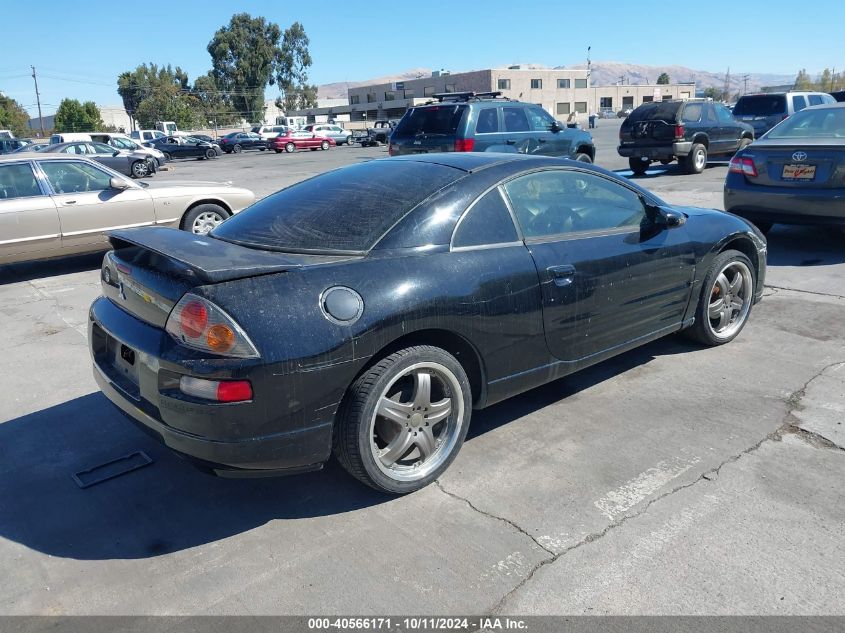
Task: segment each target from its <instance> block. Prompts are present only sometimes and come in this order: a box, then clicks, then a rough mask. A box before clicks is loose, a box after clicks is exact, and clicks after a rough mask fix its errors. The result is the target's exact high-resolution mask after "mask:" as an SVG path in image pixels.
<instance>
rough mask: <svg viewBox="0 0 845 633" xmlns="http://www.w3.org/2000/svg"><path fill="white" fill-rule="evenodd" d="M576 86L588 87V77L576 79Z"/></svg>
mask: <svg viewBox="0 0 845 633" xmlns="http://www.w3.org/2000/svg"><path fill="white" fill-rule="evenodd" d="M575 87H576V88H586V87H587V80H586V79H576V80H575Z"/></svg>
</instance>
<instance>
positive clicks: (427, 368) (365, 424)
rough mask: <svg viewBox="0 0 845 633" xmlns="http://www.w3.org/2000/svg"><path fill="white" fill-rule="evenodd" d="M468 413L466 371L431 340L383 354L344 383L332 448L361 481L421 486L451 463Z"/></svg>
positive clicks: (400, 489) (394, 487)
mask: <svg viewBox="0 0 845 633" xmlns="http://www.w3.org/2000/svg"><path fill="white" fill-rule="evenodd" d="M471 413H472V393H471V389H470V385H469V380H468V379H467V376H466V372H465V371H464V369H463V367H462V366H461V364H460V363H459V362H458V361H457V360H456V359H455V357H454V356H452V355H451V354H449V353H448V352H446V351H444V350H442V349H440V348H438V347H432V346H429V345H420V346H416V347H408V348H406V349H403V350H400V351H398V352H396V353H394V354H391V355H390V356H387V357H385V358H383V359H382V360H381V361H379V362H378V363H377V364H376V365H374V366H373V367H371V368H370V370H369V371H367V372H366V373H364V374H363V375H361V376H360V377H359V378H358V379H357V380H356V381H355V382H354V383H353V384H352V386H351V387H350V388H349V390H348V391H347V393H346V396H345V397H344V400H343V403H342V404H341V408H340V411H339V412H338V420H337V428H336V430H335V434H334V446H333V450H334V454H335V457H337V459H338V461H339V462H340V463H341V465H342V466H343V467H344V468H345V469H346V470H347V471H348V472H349V473H350V474H351V475H353V476H354V477H356V478H357V479H359V480H361V481H362V482H363V483H365V484H367V485H368V486H371V487H372V488H375V489H376V490H379V491H381V492H387V493H391V494H407V493H409V492H413V491H415V490H419V489H420V488H424V487H425V486H427V485H428V484H430V483H431V482H433V481H434V480H435V479H437V477H439V476H440V475H441V474H442V473H443V472H444V471H445V470H446V469H447V468H448V467H449V465H450V464H451V463H452V461H453V460H454V459H455V456H456V455H457V454H458V451H459V450H460V448H461V445H462V444H463V441H464V438H465V437H466V433H467V429H468V428H469V421H470V415H471Z"/></svg>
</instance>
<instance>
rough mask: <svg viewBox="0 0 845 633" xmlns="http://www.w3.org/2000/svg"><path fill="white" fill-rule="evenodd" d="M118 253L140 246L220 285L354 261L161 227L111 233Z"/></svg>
mask: <svg viewBox="0 0 845 633" xmlns="http://www.w3.org/2000/svg"><path fill="white" fill-rule="evenodd" d="M107 235H108V238H109V242H110V243H111V245H112V247H113V248H114V249H115V250H120V249H123V248H131V247H133V246H138V247H141V248H145V249H147V250H149V251H153V252H154V253H158V254H159V255H163V256H165V257H168V258H170V259H172V260H174V261H176V262H179V263H180V264H184V265H185V266H187V267H188V268H189V269H190V270H191V271H193V273H194V274H195V275H196V276H197V278H198V279H200V280H201V281H203V282H206V283H219V282H223V281H232V280H234V279H243V278H245V277H254V276H257V275H268V274H271V273H280V272H284V271H286V270H291V269H295V268H302V267H303V266H311V265H316V264H328V263H334V262H338V261H344V260H348V259H351V258H350V257H349V256H348V255H345V256H344V255H341V256H338V255H311V254H298V253H279V252H274V251H264V250H259V249H256V248H247V247H245V246H239V245H237V244H232V243H231V242H224V241H223V240H219V239H215V238H212V237H208V236H204V235H194V234H193V233H189V232H187V231H180V230H178V229H172V228H167V227H160V226H155V227H153V226H150V227H142V228H137V229H123V230H118V231H109V232H108V233H107Z"/></svg>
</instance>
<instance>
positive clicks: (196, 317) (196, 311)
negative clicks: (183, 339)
mask: <svg viewBox="0 0 845 633" xmlns="http://www.w3.org/2000/svg"><path fill="white" fill-rule="evenodd" d="M179 322H180V325H181V326H182V331H183V332H184V333H185V336H189V337H191V338H197V337H199V336H200V335H201V334H202V333H203V332H205V327H206V326H207V325H208V310H206V309H205V305H203V304H202V303H201V302H200V301H191V302H189V303H188V304H187V305H186V306H185V307H184V308H182V314H181V315H180V317H179Z"/></svg>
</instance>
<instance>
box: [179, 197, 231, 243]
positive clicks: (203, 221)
mask: <svg viewBox="0 0 845 633" xmlns="http://www.w3.org/2000/svg"><path fill="white" fill-rule="evenodd" d="M228 217H229V212H228V211H226V209H224V208H223V207H221V206H220V205H217V204H211V203H208V204H200V205H197V206H195V207H194V208H193V209H191V210H190V211H188V212H187V213H186V214H185V217H184V218H182V225H181V228H182V230H183V231H188V232H190V233H193V234H194V235H205V234H206V233H208V232H209V231H211V230H212V229H213V228H214V227H215V226H217V225H218V224H220V223H221V222H222V221H223V220H225V219H226V218H228Z"/></svg>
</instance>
